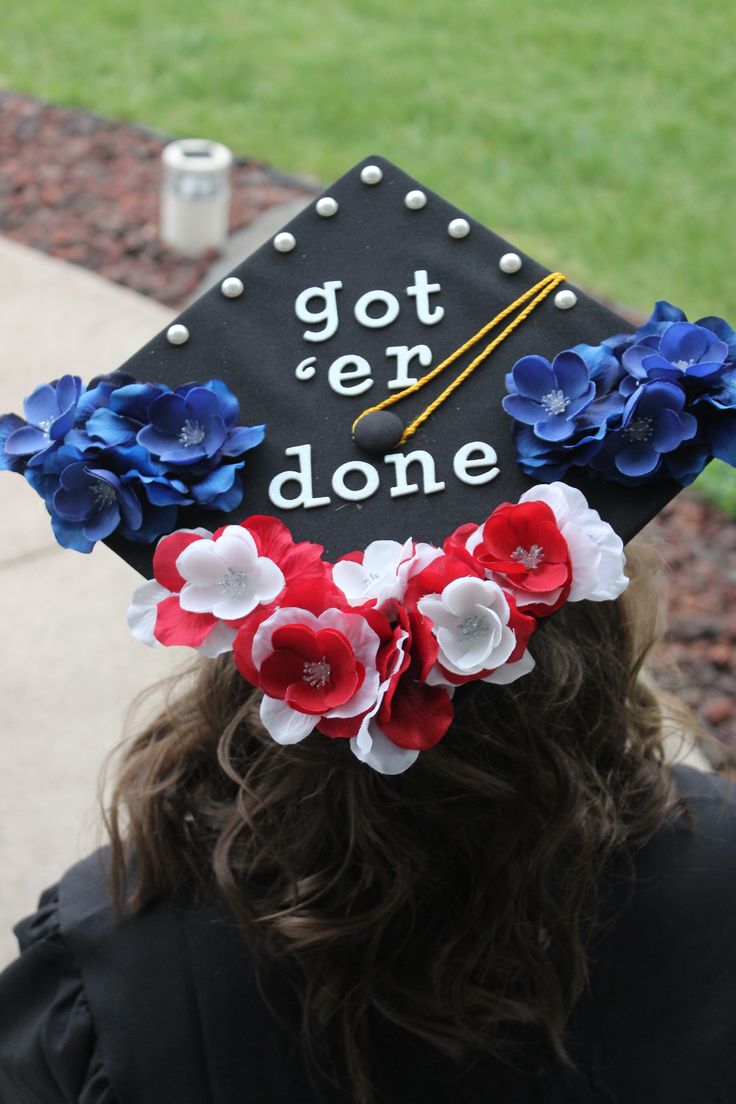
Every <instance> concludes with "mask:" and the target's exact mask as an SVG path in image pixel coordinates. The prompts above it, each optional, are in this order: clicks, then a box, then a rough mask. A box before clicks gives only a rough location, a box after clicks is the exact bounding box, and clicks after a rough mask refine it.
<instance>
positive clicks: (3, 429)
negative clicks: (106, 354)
mask: <svg viewBox="0 0 736 1104" xmlns="http://www.w3.org/2000/svg"><path fill="white" fill-rule="evenodd" d="M25 424H26V423H25V422H24V421H23V419H22V418H19V417H18V415H17V414H2V415H0V471H15V472H22V471H23V468H24V467H25V463H26V462H25V460H24V458H23V457H22V456H11V455H10V454H9V453H7V452H6V451H5V442H6V441H7V439H8V437H9V436H10V435H11V433H15V431H16V429H20V428H21V426H24V425H25Z"/></svg>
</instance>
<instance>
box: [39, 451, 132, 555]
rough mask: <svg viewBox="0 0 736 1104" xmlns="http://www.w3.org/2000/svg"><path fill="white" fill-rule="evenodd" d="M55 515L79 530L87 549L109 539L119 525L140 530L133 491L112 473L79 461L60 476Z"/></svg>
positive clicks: (53, 503)
mask: <svg viewBox="0 0 736 1104" xmlns="http://www.w3.org/2000/svg"><path fill="white" fill-rule="evenodd" d="M52 511H53V514H52V517H53V516H56V517H58V518H60V519H61V521H62V522H63V523H66V526H67V527H68V526H69V525H70V524H71V526H72V527H73V528H74V529H75V530H81V535H82V537H83V538H84V539H85V540H86V541H88V542H89V545H90V549H91V548H92V546H93V545H94V544H95V542H96V541H98V540H103V539H104V538H105V537H109V536H110V534H111V533H113V532H114V531H115V530H116V529H117V528H118V527H119V526H120V525H121V523H122V524H124V525H125V527H126V528H127V529H130V530H136V529H139V528H140V525H141V522H142V520H143V513H142V510H141V505H140V503H139V501H138V499H137V498H136V496H135V493H134V491H133V489H132V488H130V487H126V486H124V485H123V483H122V482H121V481H120V479H118V477H117V476H116V475H115V474H114V473H113V472H111V471H107V470H106V469H104V468H95V467H93V466H92V465H91V464H88V463H86V462H84V461H81V462H79V463H76V464H69V465H68V466H67V467H65V468H64V470H63V471H62V472H61V474H60V476H59V489H58V490H57V491H56V493H55V494H54V496H53V500H52Z"/></svg>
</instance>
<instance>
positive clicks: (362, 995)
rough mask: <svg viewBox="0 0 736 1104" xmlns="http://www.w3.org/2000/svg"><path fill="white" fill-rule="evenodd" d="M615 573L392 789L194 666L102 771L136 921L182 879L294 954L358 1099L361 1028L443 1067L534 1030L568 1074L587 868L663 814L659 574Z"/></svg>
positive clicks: (469, 698)
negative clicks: (523, 668)
mask: <svg viewBox="0 0 736 1104" xmlns="http://www.w3.org/2000/svg"><path fill="white" fill-rule="evenodd" d="M629 571H630V573H631V575H632V583H631V585H630V587H629V590H628V591H627V592H626V593H625V594H624V595H623V596H622V597H621V598H620V599H618V600H617V601H616V602H603V603H592V602H580V603H574V604H573V603H568V604H567V605H566V606H565V607H564V608H563V609H562V610H560V611H559V612H558V613H557V614H555V615H554V616H553V617H552V618H549V619H548V620H547V621H546V622H545V623H544V624H543V626H542V627H541V628H540V630H539V631H538V632H537V634H536V635H535V637H534V640H533V645H532V651H533V654H534V657H535V660H536V668H535V670H534V671H533V672H532V673H531V674H529V675H527V676H525V678H523V679H522V680H519V682H517V683H513V684H511V685H510V686H505V687H504V686H492V685H489V684H486V683H476V684H473V685H472V686H469V687H466V688H463V689H462V690H461V691H459V692H458V693H457V694H456V697H455V720H454V723H453V724H452V726H451V728H450V729H449V731H448V732H447V734H446V736H445V737H444V739H443V740H442V741H441V742H440V743H439V744H438V745H437V746H436V747H434V748H433V749H431V750H430V751H428V752H427V753H425V754H422V755H420V757H419V759H418V760H417V762H416V763H415V764H414V765H413V766H412V767H411V768H410V769H409V770H408V771H406V772H405V773H404V774H400V775H397V776H383V775H379V774H377V773H375V772H374V771H372V770H371V769H370V768H368V767H366V766H365V765H364V764H362V763H360V762H359V761H358V760H357V759H355V757H354V756H353V755H351V754H350V753H349V750H348V748H347V747H346V746H344V744H343V746H340V745H341V743H342V742H341V741H339V740H331V739H329V738H328V737H325V736H322V735H319V734H313V735H312V736H311V737H309V738H307V739H306V740H305V741H303V742H301V743H300V744H298V745H295V746H281V745H278V744H276V743H274V741H273V740H272V739H271V737H270V736H269V735H268V734H267V733H266V732H265V730H264V729H263V728H262V726H261V724H260V721H259V717H258V708H257V705H258V700H257V696H256V695H255V693H254V692H253V691H252V690H251V689H250V688H249V687H248V685H247V684H246V683H245V682H244V680H243V679H242V677H241V676H240V675H239V674H238V672H237V670H236V669H235V667H234V665H233V663H232V657H231V656H228V657H223V658H221V659H219V660H216V661H209V662H208V663H207V665H206V666H204V667H202V668H201V669H199V670H198V671H197V673H196V674H195V675H194V676H193V681H190V682H188V683H186V684H183V685H182V686H179V687H177V689H176V692H175V694H174V695H173V696H171V697H170V699H169V701H168V704H167V707H166V709H165V710H164V711H163V712H162V713H161V715H160V716H159V717H158V718H157V719H156V720H155V721H153V722H152V723H151V724H149V725H148V727H147V728H146V729H145V731H144V732H143V733H142V734H141V735H140V736H139V737H138V738H137V739H136V740H135V742H134V743H133V744H132V746H131V747H130V748H129V749H128V750H127V751H126V754H125V758H124V761H123V764H122V768H121V771H120V774H119V776H118V779H117V785H116V789H115V792H114V796H113V802H112V810H111V818H110V824H111V830H112V837H113V843H114V845H115V853H116V856H117V866H116V870H117V873H118V875H120V874H121V873H122V871H123V868H124V860H123V839H124V838H125V839H127V841H128V843H129V845H130V846H131V847H132V849H133V850H134V852H135V854H136V867H137V883H136V889H135V893H134V895H133V898H132V904H133V906H134V907H135V906H136V905H140V904H142V903H143V902H145V901H146V900H147V899H149V898H150V897H151V896H153V895H155V894H156V893H158V892H161V891H173V890H175V889H177V888H178V887H179V886H180V885H181V883H182V881H183V880H187V881H189V882H191V883H193V885H194V886H195V887H196V888H197V890H198V892H200V893H201V894H203V895H208V896H215V897H216V898H218V899H219V900H220V901H222V902H224V903H225V905H226V906H227V907H228V909H229V910H230V912H231V913H232V914H233V915H234V916H235V918H236V919H237V920H238V922H239V923H240V924H241V925H242V926H243V928H244V929H245V930H246V931H247V933H248V934H249V935H250V937H251V940H252V941H253V943H254V945H255V946H257V947H260V948H262V949H263V950H265V951H267V952H269V953H270V954H271V955H275V956H277V957H278V956H287V957H288V959H289V961H290V962H292V963H293V962H296V964H297V965H299V966H300V967H301V971H302V974H303V979H304V986H303V989H304V1011H305V1021H306V1024H307V1027H308V1029H309V1031H308V1038H311V1039H312V1041H313V1042H314V1040H315V1039H316V1036H317V1033H318V1031H319V1029H320V1028H323V1027H325V1026H326V1025H328V1024H330V1023H332V1022H336V1023H339V1025H340V1029H341V1034H342V1040H343V1045H344V1050H345V1057H346V1060H347V1064H348V1067H349V1069H350V1072H351V1076H352V1078H353V1086H354V1090H353V1091H354V1094H355V1098H356V1099H358V1100H359V1099H361V1094H363V1097H365V1098H366V1099H367V1098H368V1097H367V1092H368V1089H367V1083H368V1080H369V1078H368V1077H367V1073H366V1068H365V1063H364V1060H363V1058H362V1055H363V1053H364V1050H365V1044H366V1040H365V1037H364V1035H365V1032H366V1030H367V1025H368V1023H369V1020H370V1017H371V1016H372V1015H374V1014H379V1015H382V1016H384V1017H386V1018H388V1019H389V1020H390V1021H392V1022H393V1023H395V1024H397V1025H399V1026H401V1027H403V1028H405V1029H407V1030H408V1031H410V1032H413V1033H414V1034H415V1035H419V1036H421V1037H424V1038H426V1039H429V1040H431V1041H432V1042H433V1043H435V1045H437V1046H439V1047H440V1048H442V1049H443V1050H445V1051H446V1052H447V1053H448V1054H450V1055H452V1056H453V1057H456V1058H462V1057H467V1056H470V1055H472V1053H473V1052H475V1051H477V1050H479V1049H480V1050H482V1049H486V1050H488V1049H495V1050H498V1051H499V1052H500V1051H501V1049H502V1047H503V1043H504V1031H505V1029H506V1028H508V1027H509V1026H513V1025H517V1026H523V1025H536V1026H538V1027H539V1028H540V1029H541V1030H542V1031H543V1032H544V1034H545V1035H546V1038H547V1040H548V1042H549V1045H550V1049H551V1050H552V1051H554V1052H555V1053H556V1056H557V1057H558V1058H559V1059H560V1060H563V1061H564V1060H565V1059H566V1052H565V1044H564V1024H565V1019H566V1016H567V1013H568V1011H569V1008H570V1006H571V1004H572V1002H573V1001H574V999H575V997H576V996H577V995H578V994H579V992H580V991H581V988H582V986H583V984H584V981H585V976H586V973H585V971H586V963H585V942H586V940H587V938H588V937H589V935H590V932H591V931H592V922H593V920H594V918H595V900H594V896H595V895H594V889H595V881H596V874H597V872H598V871H600V870H601V869H602V867H603V865H604V864H605V861H606V859H607V858H608V857H609V856H610V855H611V854H612V853H613V852H614V851H616V850H618V849H621V848H623V847H624V846H625V845H626V844H630V845H636V844H638V843H640V842H643V841H644V840H646V839H647V838H648V837H649V836H651V835H652V834H653V833H654V831H656V829H657V827H658V826H659V825H660V824H661V822H662V820H663V818H664V817H665V815H666V813H667V812H668V810H669V809H670V808H671V807H672V805H673V804H674V803H675V801H676V795H675V791H674V786H673V783H672V780H671V778H670V776H669V774H668V773H667V772H666V771H665V770H663V761H664V757H663V748H662V738H663V716H662V710H661V707H660V704H659V701H658V699H657V697H656V695H655V694H654V692H653V691H652V689H651V688H650V686H649V685H648V683H647V681H646V679H645V678H644V677H643V675H642V670H641V667H642V662H643V660H644V657H645V655H646V652H647V651H648V649H649V647H650V646H651V644H652V642H653V640H654V639H655V637H656V635H657V631H658V620H659V607H658V600H657V587H656V585H655V577H656V574H657V568H656V563H655V558H654V557H653V555H652V554H651V552H648V551H646V550H644V551H636V550H629ZM124 821H125V822H126V823H127V827H125V828H124V827H123V824H124ZM309 1032H311V1034H309Z"/></svg>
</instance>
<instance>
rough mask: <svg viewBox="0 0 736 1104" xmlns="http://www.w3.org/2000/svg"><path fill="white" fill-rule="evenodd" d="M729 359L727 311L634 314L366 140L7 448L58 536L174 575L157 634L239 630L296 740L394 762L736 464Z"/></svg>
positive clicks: (151, 620)
mask: <svg viewBox="0 0 736 1104" xmlns="http://www.w3.org/2000/svg"><path fill="white" fill-rule="evenodd" d="M735 360H736V333H734V331H733V330H732V329H731V327H730V326H728V325H727V323H726V322H724V321H723V320H722V319H718V318H706V319H701V320H700V321H699V322H697V323H689V322H688V321H687V319H686V318H685V315H684V314H683V313H682V311H680V310H679V309H678V308H676V307H673V306H671V304H669V303H667V302H665V301H660V302H658V303H657V304H656V306H655V309H654V311H653V313H652V316H651V318H650V319H649V320H648V322H646V323H645V324H644V325H643V326H642V327H640V328H639V329H637V330H634V328H633V327H632V326H631V325H630V324H628V323H627V322H626V321H624V319H622V318H620V317H618V316H617V315H616V314H614V313H612V312H611V311H610V310H609V309H608V308H607V307H605V306H603V305H602V304H600V303H598V302H596V301H595V300H594V299H592V298H590V297H589V296H587V295H585V294H584V293H583V292H582V291H580V290H579V289H577V288H574V287H573V286H571V285H570V284H569V283H568V281H567V278H566V276H565V275H564V274H562V273H559V272H549V271H548V270H546V269H545V268H544V267H543V266H541V265H539V264H538V263H537V262H536V261H533V260H532V259H531V258H529V257H527V256H525V255H524V254H523V253H520V252H518V251H517V250H515V249H514V248H513V247H512V246H511V245H509V243H508V242H505V241H503V240H502V239H500V238H498V237H497V236H496V235H495V234H493V233H491V232H490V231H489V230H486V229H485V227H483V226H481V225H480V224H478V223H477V222H474V221H473V220H472V219H470V218H468V217H467V216H466V215H464V214H463V213H461V212H460V211H458V210H457V209H456V208H454V207H452V206H451V205H450V204H449V203H447V202H446V201H445V200H443V199H441V198H440V197H439V196H437V195H435V194H434V193H432V192H430V191H429V190H428V189H426V188H424V187H423V186H420V185H418V184H417V182H416V181H414V180H412V179H411V178H410V177H408V176H407V175H406V174H405V173H403V172H402V171H401V170H400V169H398V168H396V167H395V166H394V165H392V164H390V163H389V162H387V161H384V160H383V159H381V158H378V157H372V158H369V159H368V160H367V161H366V162H364V163H362V164H359V165H357V166H355V168H353V169H351V170H350V171H349V172H348V173H346V174H345V176H343V177H342V178H341V179H340V180H338V181H337V182H336V183H335V184H334V185H332V186H331V187H330V188H329V190H328V192H327V193H325V195H323V196H321V197H320V198H319V199H317V200H316V201H315V202H314V203H313V204H311V205H310V207H309V208H307V209H306V210H305V211H303V212H302V213H301V214H300V215H298V216H297V218H295V219H294V220H293V221H292V222H291V223H289V225H288V226H287V227H285V228H284V230H282V231H281V232H280V233H278V234H276V235H275V237H274V238H273V239H272V240H271V241H269V242H268V243H267V244H266V245H264V246H263V247H262V248H261V249H259V250H258V251H257V252H256V253H254V254H253V256H252V257H249V258H248V259H247V260H245V261H244V262H243V263H242V264H241V265H240V266H239V267H238V268H236V269H235V270H234V271H233V272H232V273H231V274H230V275H229V276H228V277H227V278H226V279H225V280H224V281H223V282H222V283H221V284H218V286H216V287H214V288H212V289H211V290H210V291H209V292H207V294H206V295H204V296H202V298H201V299H199V300H198V301H197V302H196V303H194V304H193V305H192V306H191V307H189V308H188V309H187V310H185V311H184V312H183V314H182V315H180V317H179V318H178V319H177V320H176V321H175V322H174V323H173V324H172V325H171V326H170V327H168V329H167V330H165V331H163V332H162V333H160V334H159V335H158V336H157V337H155V338H153V339H152V341H151V342H149V343H148V344H147V345H146V346H145V347H144V348H143V349H141V350H140V352H138V353H136V355H135V356H133V357H132V358H131V359H130V360H129V361H128V362H127V363H126V364H125V365H123V367H122V369H121V370H120V371H119V372H117V373H113V374H112V375H111V376H109V377H100V379H99V380H97V381H92V383H91V384H90V385H89V386H88V387H87V389H85V390H82V383H81V380H79V379H77V378H76V377H73V376H65V377H63V378H62V379H61V380H58V381H55V382H54V383H53V384H50V385H49V384H47V385H42V386H41V387H39V388H38V389H37V390H36V391H34V393H33V394H32V395H31V396H29V397H28V399H27V400H26V403H25V414H26V420H25V421H24V420H23V419H21V418H19V417H18V416H17V415H6V416H4V417H3V418H0V465H1V466H3V467H5V468H11V469H13V470H16V471H19V472H22V473H23V474H24V475H25V476H26V478H27V479H28V481H29V482H30V483H31V484H32V485H33V486H34V487H35V489H36V490H37V491H38V492H39V493H40V494H42V495H43V496H44V498H45V500H46V504H47V506H48V509H49V512H50V514H51V518H52V524H53V525H54V529H55V532H56V535H57V539H59V541H60V542H61V543H62V544H65V545H66V546H68V547H71V548H77V549H78V550H80V551H89V550H90V548H91V547H92V545H93V544H94V543H95V541H97V540H100V539H107V540H108V542H109V543H110V545H111V546H112V547H113V549H114V550H115V551H116V552H118V553H119V554H120V555H121V556H122V557H123V558H124V559H125V560H127V561H128V562H129V563H130V564H132V565H133V566H134V567H136V568H137V569H138V570H139V571H140V572H141V573H142V574H143V575H145V576H146V577H148V578H149V579H150V576H151V575H153V576H154V577H153V579H150V581H149V582H147V583H144V584H143V585H142V586H141V587H139V588H138V590H137V591H136V594H135V595H134V599H133V603H132V605H131V607H130V610H129V623H130V626H131V628H132V630H133V632H134V634H135V635H136V636H137V637H138V638H139V639H141V640H142V641H144V642H146V643H148V644H151V645H155V644H157V643H158V644H165V645H180V644H185V645H187V646H189V647H192V648H196V649H198V650H200V651H202V652H203V653H204V654H206V655H209V656H215V655H219V654H223V653H226V652H232V653H233V654H234V659H235V663H236V664H237V666H238V669H239V670H240V672H241V673H242V674H243V676H244V677H245V678H246V680H247V681H248V682H250V683H251V684H253V685H254V686H257V687H258V688H259V689H260V690H261V691H262V692H263V697H262V703H261V719H262V721H263V723H264V725H265V727H266V728H267V730H268V731H269V732H270V733H271V735H272V736H273V737H274V739H275V740H277V741H278V742H280V743H285V744H289V743H295V742H297V741H298V740H301V739H303V738H304V737H305V736H307V735H308V734H309V733H310V732H312V731H313V730H314V729H315V728H317V729H318V730H319V732H321V733H322V734H323V735H326V736H329V737H333V738H335V737H341V738H347V739H349V741H350V747H351V750H352V751H353V752H354V754H355V755H356V757H357V758H359V759H360V760H362V761H364V762H367V763H368V764H369V765H370V766H372V767H373V768H374V769H376V770H379V771H381V772H383V773H389V774H393V773H400V772H401V771H403V770H405V769H406V768H407V767H408V766H409V765H410V764H411V763H412V762H413V761H414V760H415V759H416V757H417V755H418V754H419V751H422V750H426V749H427V748H429V747H431V746H433V745H434V744H435V743H437V742H438V741H439V740H440V739H442V736H443V735H444V733H445V732H446V730H447V728H448V726H449V725H450V723H451V721H452V717H453V706H452V695H453V694H454V692H455V690H456V689H457V688H458V687H459V686H462V685H463V684H465V683H468V682H475V681H484V682H491V683H496V684H505V683H509V682H513V681H515V680H516V679H518V678H522V677H523V676H524V675H525V674H526V673H528V672H529V671H530V670H531V669H532V668H533V666H534V658H533V652H532V651H530V650H529V647H528V645H529V641H530V639H531V637H532V634H533V633H534V631H535V629H536V627H537V623H538V620H539V619H541V618H544V617H546V616H548V615H550V614H552V613H554V612H555V611H556V610H557V609H559V608H560V607H561V606H562V605H563V604H564V603H565V602H567V601H572V602H574V601H580V600H583V599H588V600H592V601H608V600H611V599H614V598H616V597H617V596H618V595H619V594H621V593H622V591H623V590H624V589H625V587H626V585H627V578H626V575H625V573H624V554H623V544H625V543H626V542H628V541H629V540H630V539H631V538H632V537H633V536H634V535H635V534H636V533H637V532H638V531H639V530H640V529H641V528H642V527H643V526H644V525H645V524H646V523H647V522H648V521H649V520H650V519H651V518H652V517H653V516H654V515H655V514H656V513H657V512H658V511H659V510H660V509H661V508H662V507H663V506H664V505H665V503H666V502H667V501H668V500H669V499H670V498H671V497H672V496H673V495H674V494H675V493H676V492H677V490H678V489H679V487H680V486H682V485H683V484H685V483H688V482H691V481H692V479H694V478H695V476H696V475H697V473H698V472H699V471H700V470H701V469H702V467H703V466H704V464H705V463H707V461H708V460H709V459H710V458H711V457H712V456H714V455H715V456H719V457H720V458H721V459H724V460H727V461H729V462H730V463H733V464H736V368H734V361H735ZM158 538H162V539H161V540H160V541H159V542H158V544H155V542H156V540H157V539H158ZM154 545H155V555H154V553H153V549H154Z"/></svg>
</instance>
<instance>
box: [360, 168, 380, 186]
mask: <svg viewBox="0 0 736 1104" xmlns="http://www.w3.org/2000/svg"><path fill="white" fill-rule="evenodd" d="M360 179H361V180H362V181H363V183H364V184H380V183H381V181H382V180H383V170H382V169H379V167H378V165H365V166H364V168H362V169H361V170H360Z"/></svg>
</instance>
